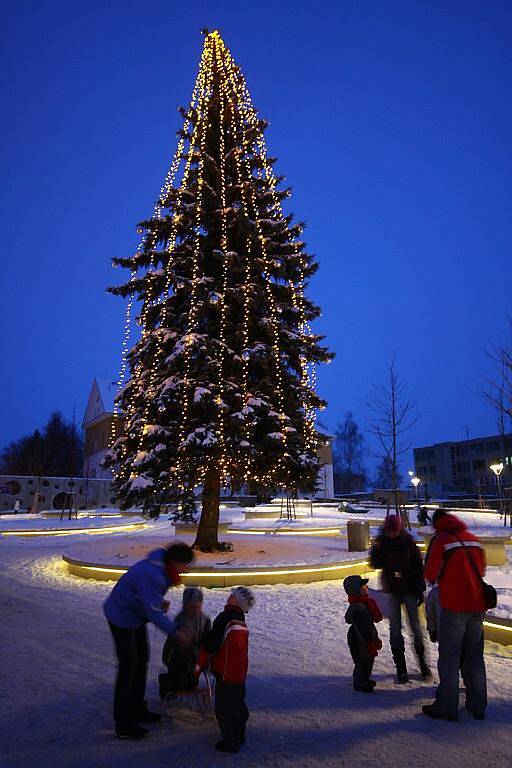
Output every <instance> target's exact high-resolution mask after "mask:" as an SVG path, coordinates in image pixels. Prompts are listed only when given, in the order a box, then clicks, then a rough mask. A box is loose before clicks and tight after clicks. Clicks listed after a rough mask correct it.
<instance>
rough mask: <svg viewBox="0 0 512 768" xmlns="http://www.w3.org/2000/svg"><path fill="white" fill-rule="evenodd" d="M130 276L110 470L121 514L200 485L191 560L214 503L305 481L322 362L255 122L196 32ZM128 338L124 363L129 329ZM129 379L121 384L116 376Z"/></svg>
mask: <svg viewBox="0 0 512 768" xmlns="http://www.w3.org/2000/svg"><path fill="white" fill-rule="evenodd" d="M181 112H182V116H183V119H184V124H183V127H182V129H181V130H180V131H179V133H178V147H177V150H176V154H175V156H174V159H173V162H172V164H171V167H170V169H169V172H168V174H167V176H166V179H165V182H164V185H163V187H162V190H161V192H160V196H159V198H158V200H157V202H156V204H155V209H154V214H153V216H152V217H151V218H150V219H148V220H146V221H143V222H141V223H140V224H139V227H138V231H139V232H140V233H141V234H142V240H141V243H140V246H139V248H138V249H137V252H136V253H135V254H134V255H133V256H131V257H129V258H116V259H114V262H113V263H114V265H115V266H122V267H126V268H128V269H130V270H131V276H130V279H129V280H128V281H127V282H126V283H124V284H123V285H120V286H117V287H115V288H110V289H109V290H110V291H111V292H112V293H115V294H120V295H121V296H124V297H127V298H128V302H127V317H126V330H125V338H124V343H123V363H122V368H121V375H120V392H119V395H118V398H117V407H118V408H119V410H120V412H121V414H120V415H121V417H122V419H123V424H124V429H123V433H122V435H121V436H120V437H118V438H117V439H116V440H115V441H113V445H112V447H111V453H110V457H109V459H108V463H109V465H110V466H111V467H112V468H113V470H114V473H115V479H114V484H115V490H116V493H117V495H118V497H119V499H120V502H121V504H122V505H123V506H125V507H126V506H129V505H133V504H142V505H143V506H144V508H145V509H146V510H147V511H151V509H152V508H155V507H157V506H159V505H160V504H161V503H162V502H164V501H168V500H171V499H181V500H182V501H183V500H184V501H185V504H184V507H185V510H184V511H185V515H188V516H189V517H190V505H191V503H192V508H193V501H192V502H191V493H192V491H193V489H194V488H198V487H202V512H201V518H200V523H199V529H198V534H197V538H196V547H197V548H199V549H201V550H204V551H211V550H214V549H216V548H219V546H220V545H219V542H218V538H217V526H218V516H219V497H220V490H221V488H222V487H224V486H226V485H227V484H228V483H232V484H235V485H236V486H238V487H240V486H241V485H243V484H249V483H251V487H252V488H260V489H276V488H281V489H287V490H297V489H302V488H306V487H309V488H311V487H312V486H313V485H314V482H315V478H316V475H317V472H318V461H317V458H316V446H317V440H318V436H317V434H316V432H315V413H316V409H317V408H321V407H323V406H324V405H325V404H324V403H323V401H322V400H320V399H319V397H318V396H317V395H316V393H315V380H314V367H315V365H316V364H318V363H320V362H326V361H328V360H329V359H330V357H331V354H330V353H329V352H328V351H327V349H326V348H324V347H322V346H321V341H322V338H323V337H321V336H317V335H315V334H313V333H312V331H311V328H310V323H311V321H312V320H314V318H315V317H317V316H318V315H319V309H318V308H317V307H316V306H315V305H314V304H313V303H312V302H311V301H310V300H309V299H307V298H306V296H305V288H306V286H307V283H308V281H309V279H310V278H311V276H312V275H313V274H314V272H315V271H316V269H317V265H316V263H315V262H314V260H313V259H312V257H311V256H310V255H308V254H307V253H306V251H305V245H304V242H303V241H302V240H301V234H302V230H303V225H302V224H299V223H295V222H294V221H293V218H292V216H291V215H285V214H284V213H283V210H282V202H283V200H285V199H286V198H287V197H289V190H288V189H286V188H283V186H282V182H283V178H282V177H279V176H276V175H275V173H274V171H273V166H274V163H275V159H274V158H271V157H269V156H267V151H266V146H265V141H264V131H265V128H266V125H267V124H266V122H265V121H264V120H262V119H261V118H260V117H258V114H257V112H256V110H255V108H254V107H253V104H252V101H251V97H250V95H249V92H248V89H247V85H246V83H245V79H244V77H243V75H242V73H241V71H240V69H239V67H238V66H237V65H236V64H235V62H234V60H233V58H232V56H231V54H230V52H229V51H228V49H227V48H226V46H225V45H224V42H223V41H222V38H221V37H220V35H219V33H218V32H216V31H215V32H211V33H208V32H205V40H204V47H203V53H202V57H201V62H200V66H199V73H198V76H197V80H196V83H195V87H194V91H193V95H192V100H191V103H190V106H189V108H188V109H187V110H181ZM134 311H136V312H137V323H138V325H139V326H140V327H141V330H140V334H139V339H138V340H137V341H136V343H135V344H134V346H133V347H132V348H131V349H130V350H129V351H128V346H129V344H130V336H131V330H130V328H131V322H130V321H131V316H132V314H133V313H134ZM127 368H129V378H128V380H127V381H126V382H125V381H124V378H125V370H126V369H127Z"/></svg>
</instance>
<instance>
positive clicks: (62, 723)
mask: <svg viewBox="0 0 512 768" xmlns="http://www.w3.org/2000/svg"><path fill="white" fill-rule="evenodd" d="M137 535H138V536H140V534H137ZM117 536H121V534H118V535H117ZM125 536H126V537H128V536H132V534H125ZM69 538H70V539H73V540H75V543H76V538H78V537H76V538H75V537H74V536H72V537H69ZM71 546H73V543H72V542H71V541H69V540H68V539H67V538H66V539H59V540H58V541H55V540H53V541H52V540H48V539H45V540H44V541H41V540H38V541H37V542H36V541H33V540H28V541H27V540H24V541H20V540H19V539H14V538H13V539H10V540H6V539H3V540H0V557H1V562H2V569H1V574H0V606H1V607H0V621H1V626H2V638H3V643H2V646H3V647H2V664H1V673H0V674H1V686H0V691H1V694H0V696H1V698H0V702H1V712H0V717H1V723H2V736H1V737H0V755H1V757H0V765H1V766H2V768H26V767H27V766H31V765H35V766H38V768H46V767H47V766H48V768H49V767H50V766H52V767H53V766H54V767H55V768H67V767H68V766H73V768H74V767H77V768H146V766H147V767H148V768H171V767H172V768H217V766H230V765H241V764H242V763H243V765H244V768H259V767H260V766H262V767H263V768H317V767H318V768H320V766H322V768H334V767H335V766H336V768H340V767H341V768H343V767H344V766H346V767H347V768H363V766H364V768H370V767H371V766H379V768H388V766H389V768H397V766H414V767H415V768H441V767H442V766H446V765H451V766H462V765H464V766H465V767H467V768H477V767H478V768H481V766H482V765H485V766H486V768H505V767H506V766H507V767H508V766H510V764H511V758H510V754H511V751H512V741H511V738H510V726H511V725H512V705H511V687H512V686H511V684H512V647H508V648H504V647H502V646H498V645H494V644H487V647H486V663H487V670H488V676H489V699H490V702H489V709H488V718H487V720H486V721H484V722H483V723H477V722H475V721H474V720H472V719H470V718H468V717H467V716H466V715H465V714H464V713H463V711H462V710H461V721H460V722H459V723H438V722H433V721H430V720H428V719H426V718H425V717H423V716H422V715H419V714H418V713H419V710H420V708H421V704H423V703H425V702H429V701H431V700H432V695H433V691H434V686H433V685H429V684H426V683H423V682H422V681H421V680H420V679H419V676H418V674H417V670H416V668H415V664H414V662H413V656H412V654H411V652H410V643H409V658H410V662H411V663H410V669H411V672H412V673H413V681H412V682H411V683H410V684H409V685H406V686H398V685H395V684H394V682H393V676H392V663H391V657H390V653H389V649H388V642H387V641H388V633H387V627H386V626H385V624H384V625H381V627H380V629H379V631H380V634H381V636H382V639H383V641H384V649H383V651H382V652H381V654H380V655H379V658H378V659H377V663H376V667H375V673H376V674H375V677H376V679H377V681H378V688H377V691H376V692H375V694H374V695H373V696H365V695H364V694H357V693H355V692H353V691H352V689H351V681H350V675H351V671H352V665H351V661H350V656H349V653H348V650H347V647H346V642H345V637H346V625H345V624H344V622H343V614H344V612H345V609H346V603H345V598H344V595H343V591H342V586H341V583H340V582H322V583H317V584H311V585H289V586H269V587H255V588H254V590H255V593H256V596H257V604H256V606H255V608H254V610H253V611H252V612H251V613H250V614H249V617H248V623H249V625H250V630H251V638H250V645H251V648H250V676H249V680H248V704H249V708H250V710H251V720H250V722H249V729H248V739H247V743H246V745H245V746H244V747H243V753H241V754H240V755H239V756H236V755H235V756H227V755H219V754H218V753H216V752H215V751H214V750H213V748H212V744H213V742H214V741H215V740H216V738H217V729H216V725H215V723H214V722H207V723H202V722H200V721H195V720H193V719H190V718H184V717H182V718H180V719H176V720H174V721H172V720H170V719H166V720H165V722H163V723H162V724H160V725H156V726H152V727H151V734H150V736H149V737H148V739H147V740H145V741H144V742H142V743H129V742H120V741H118V740H116V739H115V738H114V737H113V731H112V721H111V697H112V682H113V674H114V664H113V656H112V644H111V640H110V636H109V632H108V628H107V625H106V623H105V621H104V619H103V615H102V611H101V604H102V601H103V600H104V599H105V597H106V596H107V594H108V592H109V590H110V589H111V587H112V584H108V583H104V582H94V581H87V580H81V579H78V578H76V577H73V576H70V575H68V574H67V573H66V572H65V571H64V570H63V564H62V561H61V558H60V555H61V553H62V552H63V551H65V550H66V548H67V547H71ZM228 592H229V590H221V589H215V590H208V591H207V592H206V598H205V609H206V611H207V612H208V613H210V614H212V615H215V613H216V612H217V611H219V610H220V609H221V608H222V606H223V603H224V601H225V599H226V596H227V594H228ZM180 593H181V590H179V589H178V590H176V593H174V594H173V593H171V600H172V604H171V610H176V609H177V608H178V606H179V602H180V597H181V594H180ZM150 637H151V644H152V649H153V655H152V659H151V664H150V669H149V678H148V680H149V682H148V698H149V701H150V704H151V705H152V706H156V704H157V686H156V679H157V675H158V672H159V671H160V668H161V666H160V651H161V647H162V644H163V641H164V637H163V635H162V634H161V633H160V632H158V631H157V630H155V629H153V628H151V629H150ZM430 650H431V654H432V658H434V656H435V653H436V647H435V646H430ZM462 705H463V697H462V696H461V706H462Z"/></svg>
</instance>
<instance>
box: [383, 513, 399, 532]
mask: <svg viewBox="0 0 512 768" xmlns="http://www.w3.org/2000/svg"><path fill="white" fill-rule="evenodd" d="M401 530H402V518H401V517H400V515H388V516H387V517H386V519H385V520H384V533H400V531H401Z"/></svg>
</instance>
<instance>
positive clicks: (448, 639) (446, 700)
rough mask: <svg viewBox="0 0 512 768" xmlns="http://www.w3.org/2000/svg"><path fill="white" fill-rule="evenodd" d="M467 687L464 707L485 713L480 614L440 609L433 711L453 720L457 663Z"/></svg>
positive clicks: (457, 674) (456, 711)
mask: <svg viewBox="0 0 512 768" xmlns="http://www.w3.org/2000/svg"><path fill="white" fill-rule="evenodd" d="M461 654H462V655H463V662H462V672H463V675H464V680H465V684H466V708H467V709H469V710H471V712H473V713H474V714H475V715H483V714H485V708H486V706H487V679H486V675H485V662H484V626H483V614H482V613H460V612H458V611H448V610H446V609H445V608H442V609H441V615H440V619H439V660H438V662H437V669H438V670H439V685H438V687H437V691H436V700H435V703H434V706H435V708H436V709H437V710H438V711H439V712H440V713H441V714H443V715H448V716H449V717H456V716H457V715H458V711H459V664H460V659H461Z"/></svg>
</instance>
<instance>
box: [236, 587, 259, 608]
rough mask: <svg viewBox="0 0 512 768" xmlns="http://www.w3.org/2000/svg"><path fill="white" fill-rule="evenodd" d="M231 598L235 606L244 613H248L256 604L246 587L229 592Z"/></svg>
mask: <svg viewBox="0 0 512 768" xmlns="http://www.w3.org/2000/svg"><path fill="white" fill-rule="evenodd" d="M231 596H232V597H234V598H235V600H236V604H237V605H238V607H239V608H241V609H242V611H243V612H244V613H247V612H248V611H250V610H251V608H252V607H253V605H254V603H255V602H256V598H255V597H254V594H253V593H252V591H251V590H250V589H247V587H235V589H232V590H231Z"/></svg>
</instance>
